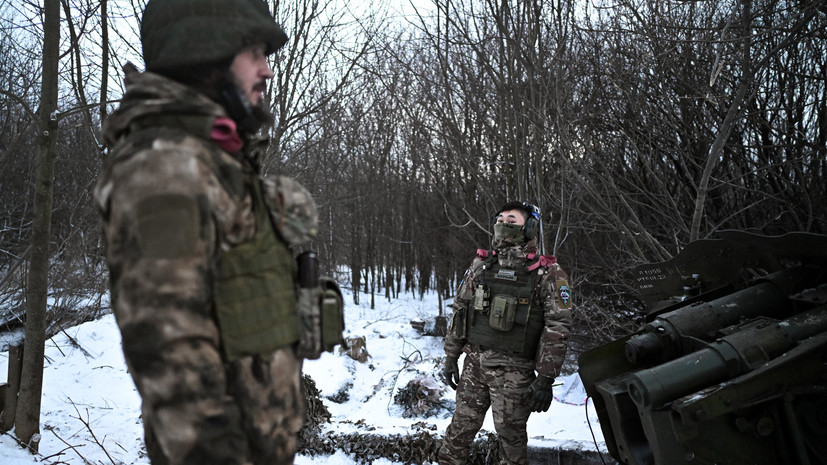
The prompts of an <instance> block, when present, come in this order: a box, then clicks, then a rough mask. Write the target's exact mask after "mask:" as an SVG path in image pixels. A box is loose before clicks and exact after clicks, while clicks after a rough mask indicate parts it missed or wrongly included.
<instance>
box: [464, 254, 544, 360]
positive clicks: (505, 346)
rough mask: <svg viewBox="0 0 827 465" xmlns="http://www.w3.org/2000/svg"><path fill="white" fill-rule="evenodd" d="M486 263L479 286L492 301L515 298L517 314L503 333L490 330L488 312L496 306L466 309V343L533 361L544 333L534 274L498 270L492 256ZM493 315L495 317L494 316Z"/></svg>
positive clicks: (490, 322) (525, 270) (532, 272)
mask: <svg viewBox="0 0 827 465" xmlns="http://www.w3.org/2000/svg"><path fill="white" fill-rule="evenodd" d="M491 258H493V260H486V269H485V270H484V271H483V275H484V276H483V277H481V279H480V281H479V283H480V284H483V283H484V285H485V286H486V287H487V288H488V290H489V293H490V296H491V301H492V302H496V301H497V296H510V298H512V299H514V298H515V299H516V311H515V313H514V316H513V325H508V326H510V329H509V330H507V331H503V330H501V329H496V328H495V327H492V321H493V320H492V318H491V313H492V312H495V311H496V310H495V308H496V307H498V305H496V303H495V304H493V305H491V306H490V307H488V310H487V311H486V312H480V311H476V310H474V308H473V307H471V308H469V309H468V312H469V315H468V318H467V325H468V326H467V328H468V330H467V334H468V342H471V343H472V344H476V345H478V346H482V347H484V348H488V349H494V350H497V351H500V352H505V353H508V354H512V355H518V356H520V357H523V358H528V359H534V358H535V356H536V352H537V345H538V343H539V340H540V335H541V334H542V331H543V310H542V306H541V305H539V304H538V303H537V302H535V300H536V296H535V295H534V283H535V279H536V276H537V273H536V272H534V271H528V269H527V268H523V269H521V270H512V269H507V268H500V266H499V264H498V263H497V261H496V258H495V257H491ZM495 316H496V315H495Z"/></svg>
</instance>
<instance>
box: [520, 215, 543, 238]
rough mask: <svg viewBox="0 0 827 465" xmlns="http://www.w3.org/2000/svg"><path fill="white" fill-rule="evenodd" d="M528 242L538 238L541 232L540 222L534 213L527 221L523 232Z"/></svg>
mask: <svg viewBox="0 0 827 465" xmlns="http://www.w3.org/2000/svg"><path fill="white" fill-rule="evenodd" d="M523 232H524V234H525V238H526V240H528V241H530V240H532V239H536V238H537V234H538V233H539V232H540V220H539V219H537V218H536V217H535V216H534V214H533V213H532V214H531V215H530V216H529V217H528V219H527V220H526V221H525V229H524V230H523Z"/></svg>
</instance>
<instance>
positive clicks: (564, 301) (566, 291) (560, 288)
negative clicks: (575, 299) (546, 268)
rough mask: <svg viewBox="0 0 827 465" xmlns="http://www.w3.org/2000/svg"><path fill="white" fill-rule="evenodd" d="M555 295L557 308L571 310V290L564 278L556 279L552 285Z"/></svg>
mask: <svg viewBox="0 0 827 465" xmlns="http://www.w3.org/2000/svg"><path fill="white" fill-rule="evenodd" d="M554 289H555V291H556V294H557V306H558V307H560V308H571V297H572V296H571V288H569V282H568V281H567V280H566V279H564V278H557V281H556V282H555V284H554Z"/></svg>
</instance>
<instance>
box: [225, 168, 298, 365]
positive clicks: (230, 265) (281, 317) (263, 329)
mask: <svg viewBox="0 0 827 465" xmlns="http://www.w3.org/2000/svg"><path fill="white" fill-rule="evenodd" d="M250 184H251V186H250V187H251V188H252V189H251V190H252V193H253V208H254V209H255V211H256V223H257V224H258V232H257V233H256V236H255V237H254V239H253V240H251V241H250V242H246V243H244V244H241V245H239V246H237V247H234V248H232V249H230V250H229V251H227V252H225V253H224V254H223V255H222V256H221V258H220V261H219V268H218V269H219V277H218V289H217V292H216V297H215V307H216V314H217V316H218V323H219V326H220V328H221V338H222V342H223V345H224V352H225V354H226V355H227V357H228V358H229V359H230V360H233V359H236V358H238V357H243V356H246V355H254V354H265V353H269V352H272V351H273V350H275V349H278V348H281V347H286V346H288V345H290V344H293V343H295V342H296V341H298V339H299V316H298V312H297V311H296V299H297V297H296V291H295V288H294V284H293V283H294V273H295V271H294V260H293V254H292V253H291V252H290V249H288V247H287V245H286V244H285V243H284V242H283V241H282V240H281V239H279V238H278V237H277V236H276V234H275V231H274V230H273V227H272V224H271V223H270V218H269V215H268V214H267V207H266V205H265V204H264V199H263V197H262V193H261V185H260V182H259V181H258V180H257V179H255V178H253V179H251V180H250Z"/></svg>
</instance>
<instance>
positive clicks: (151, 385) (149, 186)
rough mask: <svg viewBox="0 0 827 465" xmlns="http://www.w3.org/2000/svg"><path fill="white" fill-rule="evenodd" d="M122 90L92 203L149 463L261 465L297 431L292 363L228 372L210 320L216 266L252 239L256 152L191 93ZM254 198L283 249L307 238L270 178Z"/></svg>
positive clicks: (270, 362)
mask: <svg viewBox="0 0 827 465" xmlns="http://www.w3.org/2000/svg"><path fill="white" fill-rule="evenodd" d="M126 89H127V91H126V94H125V95H124V98H123V101H122V104H121V107H120V108H119V109H118V110H117V111H116V112H115V113H113V114H112V115H111V116H110V117H109V118H108V119H107V120H106V123H105V125H104V136H105V138H106V141H107V143H108V144H109V145H113V146H114V148H113V150H112V155H111V157H110V159H109V160H107V163H106V164H105V166H104V169H103V171H102V173H101V175H100V177H99V179H98V183H97V185H96V187H95V199H96V202H97V206H98V208H99V209H100V212H101V216H102V218H103V231H104V236H105V240H106V248H107V263H108V266H109V270H110V284H111V299H112V307H113V310H114V313H115V316H116V319H117V322H118V325H119V327H120V329H121V334H122V339H123V340H122V344H123V350H124V355H125V358H126V361H127V365H128V366H129V370H130V373H131V375H132V377H133V379H134V381H135V385H136V387H137V389H138V392H139V393H140V394H141V397H142V401H143V405H142V413H143V421H144V425H145V429H146V431H147V448H148V450H149V452H150V458H153V450H160V451H162V452H161V453H162V454H163V455H164V460H163V461H164V462H165V463H170V464H172V463H226V464H236V463H237V464H248V463H273V460H271V459H268V458H267V457H268V456H269V457H272V456H275V455H276V454H277V452H275V451H274V450H275V449H277V448H279V447H285V446H284V444H277V443H278V442H279V440H280V439H278V438H275V439H274V433H273V432H274V431H276V430H279V429H286V430H288V433H287V436H288V437H289V436H290V435H293V436H294V435H295V433H296V432H297V431H298V430H299V428H300V427H301V422H302V419H303V413H302V412H303V410H302V409H303V400H302V398H301V395H300V393H299V392H298V383H299V377H300V369H301V361H300V360H298V359H297V358H296V357H295V354H294V353H293V350H292V349H290V348H288V349H287V350H284V349H282V350H278V351H276V352H274V353H272V354H269V355H266V354H265V355H261V356H258V355H257V356H255V357H251V356H247V357H242V358H241V359H240V360H234V361H232V362H231V361H228V360H227V359H226V357H225V356H224V354H223V353H222V351H221V342H220V341H221V335H220V332H219V328H218V326H217V323H216V320H215V314H214V299H215V288H214V285H215V279H216V275H217V268H216V266H217V262H218V260H219V257H220V255H221V254H222V253H223V252H225V251H228V250H230V249H232V248H233V247H236V246H238V245H240V244H243V243H245V242H247V241H250V240H251V239H252V238H253V237H254V236H255V234H256V230H257V227H259V226H261V225H257V224H256V215H255V214H254V211H253V208H252V205H253V200H252V198H251V197H252V196H251V192H250V191H249V188H248V187H246V185H245V182H244V179H248V178H249V177H250V176H256V173H258V164H257V160H256V158H257V157H256V152H255V150H254V149H255V148H256V144H254V143H252V142H251V141H240V140H238V139H237V137H235V140H234V139H233V136H235V133H234V131H229V130H228V125H230V126H232V124H231V123H232V120H229V118H226V114H225V112H224V109H223V108H222V107H221V106H220V105H218V104H216V103H215V102H213V101H212V100H210V99H209V98H207V97H206V96H204V95H202V94H200V93H198V92H196V91H195V90H193V89H191V88H188V87H186V86H183V85H181V84H178V83H176V82H174V81H171V80H168V79H166V78H164V77H162V76H159V75H155V74H152V73H138V72H137V71H135V70H132V71H128V72H127V76H126ZM164 118H167V119H164ZM159 121H160V123H161V124H160V125H159ZM164 122H167V123H169V124H164ZM219 123H221V124H219ZM182 128H184V129H182ZM231 129H234V128H231ZM227 141H229V144H228V143H226V142H227ZM242 143H243V145H242ZM222 147H223V148H222ZM233 149H236V150H235V151H234V152H235V153H232V152H233ZM205 160H212V164H213V166H208V165H209V163H207V162H205ZM216 165H217V166H216ZM263 190H264V191H265V194H264V197H265V202H266V203H267V205H268V207H269V211H270V215H271V217H272V219H273V220H274V221H272V223H273V224H274V225H278V226H277V228H279V230H278V231H279V234H280V236H281V237H282V239H283V240H285V241H286V242H288V243H292V242H300V241H301V240H303V239H306V238H307V237H309V236H312V235H313V234H315V226H314V223H313V220H314V219H315V214H316V211H315V205H313V204H312V199H310V197H309V195H307V193H306V191H304V190H303V188H301V187H300V186H298V185H297V184H296V183H293V182H292V181H290V180H289V179H286V178H278V179H275V180H271V181H268V182H266V183H264V189H263ZM303 220H307V221H303ZM259 222H260V221H259ZM288 272H290V271H288ZM276 404H279V405H276ZM289 440H290V439H287V441H289ZM282 442H284V441H282ZM287 447H290V446H289V445H288V446H287ZM257 454H258V458H256V455H257ZM288 455H289V454H288ZM154 461H155V460H154V458H153V462H154Z"/></svg>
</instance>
